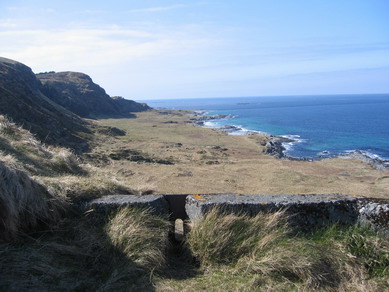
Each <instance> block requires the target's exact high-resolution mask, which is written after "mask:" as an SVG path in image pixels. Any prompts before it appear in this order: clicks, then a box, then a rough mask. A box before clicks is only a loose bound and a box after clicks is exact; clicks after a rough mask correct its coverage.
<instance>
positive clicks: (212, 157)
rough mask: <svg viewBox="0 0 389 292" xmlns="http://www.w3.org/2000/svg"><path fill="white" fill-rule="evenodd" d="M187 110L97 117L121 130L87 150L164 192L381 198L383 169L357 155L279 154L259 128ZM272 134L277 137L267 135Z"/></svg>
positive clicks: (136, 182)
mask: <svg viewBox="0 0 389 292" xmlns="http://www.w3.org/2000/svg"><path fill="white" fill-rule="evenodd" d="M193 114H197V115H198V114H199V113H198V112H197V113H196V112H195V111H189V110H153V111H149V112H144V113H137V114H136V117H134V118H132V119H104V120H98V123H100V124H102V125H106V126H111V127H115V128H118V129H120V130H122V131H124V132H125V135H124V136H120V137H112V138H111V139H109V140H104V141H102V143H101V144H100V145H98V147H96V148H94V149H93V152H92V153H89V154H88V156H91V157H92V158H94V161H100V163H101V164H102V165H105V167H104V171H105V172H106V175H108V176H109V175H111V173H115V174H116V175H117V176H118V177H119V178H120V179H123V180H125V181H126V182H127V183H128V184H130V185H132V186H133V187H135V188H137V189H143V188H145V187H146V186H147V188H150V186H151V188H152V189H154V190H155V191H156V192H157V193H162V194H190V193H192V194H198V193H204V194H206V193H238V194H284V193H290V194H319V193H343V194H350V195H356V196H371V197H377V198H386V197H387V194H388V191H389V173H388V171H387V170H382V171H378V170H376V169H375V168H373V167H371V166H370V165H368V164H367V163H365V162H361V161H360V160H357V159H337V158H335V159H323V160H320V161H317V160H313V161H311V162H307V161H301V160H295V159H290V158H285V157H282V158H277V157H276V156H274V155H273V156H272V155H269V154H268V152H271V151H272V150H273V149H277V148H278V149H280V148H279V147H275V146H279V145H281V146H282V143H281V141H283V140H281V141H280V140H277V139H279V137H275V136H271V135H267V134H264V133H251V134H249V135H231V134H229V133H227V132H226V131H220V130H216V129H213V128H207V127H203V126H201V125H202V123H200V125H199V124H197V123H199V122H201V121H202V122H204V123H206V122H207V120H205V119H209V117H207V118H204V117H201V121H199V120H197V119H196V118H197V117H195V116H194V115H193ZM274 139H276V140H275V142H278V143H274V142H272V141H274ZM270 142H272V143H270ZM272 144H273V145H272ZM266 145H267V146H266ZM270 146H272V147H270ZM269 148H270V149H269ZM281 150H282V149H281ZM277 153H279V152H277ZM166 162H169V163H166Z"/></svg>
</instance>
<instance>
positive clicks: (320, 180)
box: [0, 112, 389, 292]
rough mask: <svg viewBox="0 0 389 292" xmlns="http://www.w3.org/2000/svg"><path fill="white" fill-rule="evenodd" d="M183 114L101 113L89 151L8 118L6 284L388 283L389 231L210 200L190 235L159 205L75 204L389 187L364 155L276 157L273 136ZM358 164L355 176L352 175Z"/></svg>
mask: <svg viewBox="0 0 389 292" xmlns="http://www.w3.org/2000/svg"><path fill="white" fill-rule="evenodd" d="M188 119H189V117H188V116H187V113H186V112H170V113H161V112H147V113H142V114H139V116H138V118H136V119H120V120H119V119H118V120H101V121H99V122H98V123H101V124H104V125H110V126H114V127H117V128H120V129H123V130H125V131H126V132H127V135H125V136H121V137H112V136H106V135H98V136H97V137H96V140H95V142H94V143H95V148H94V150H93V152H91V153H86V154H85V155H84V156H83V157H78V156H76V155H74V153H72V152H71V151H70V150H68V149H65V148H61V147H49V146H46V145H44V144H42V143H41V142H39V141H38V140H36V139H35V137H34V136H33V135H31V133H29V132H28V131H26V130H24V129H22V128H21V127H18V126H17V125H15V124H13V123H12V122H10V121H9V120H7V119H6V118H4V117H2V116H0V147H1V151H0V177H1V183H0V290H1V291H377V292H378V291H385V289H386V288H387V287H388V286H389V271H388V266H389V254H388V251H389V246H388V241H387V240H386V239H384V238H382V237H380V236H379V235H377V234H375V233H374V232H372V231H371V230H368V229H365V228H363V227H359V226H354V227H349V228H340V227H337V226H332V227H330V228H327V229H325V230H316V231H313V232H312V233H309V234H296V233H295V232H294V231H293V230H291V229H290V228H289V227H288V226H287V225H286V224H285V222H286V219H285V217H284V214H283V213H276V214H271V215H265V214H258V215H257V216H255V217H247V216H245V215H233V214H226V213H222V212H220V211H219V210H216V209H215V210H213V211H212V212H210V213H209V214H208V215H207V216H205V217H204V219H202V220H201V221H198V222H192V223H193V224H192V226H191V228H192V229H191V231H190V232H189V233H188V235H187V236H186V238H185V239H184V240H183V241H182V242H179V243H177V242H174V241H172V240H169V227H170V224H171V222H169V221H168V220H167V218H163V217H159V216H154V215H152V214H151V213H150V212H149V211H148V210H139V209H132V208H128V207H127V208H123V209H119V210H113V211H112V212H110V213H109V214H107V216H101V215H99V214H96V213H94V212H93V211H88V212H85V213H83V211H82V210H80V209H79V207H77V204H75V203H77V202H78V201H80V200H86V199H91V198H95V197H100V196H104V195H109V194H118V193H119V194H127V195H142V194H143V193H146V192H150V189H151V188H155V189H156V191H157V192H160V193H179V192H182V193H199V192H204V193H208V192H229V191H234V192H240V193H279V192H286V193H293V192H346V193H350V194H357V195H360V194H362V195H371V196H377V197H387V190H388V182H387V179H388V177H389V176H388V173H387V171H377V170H375V169H373V168H371V167H370V166H369V165H366V164H364V163H361V162H359V161H354V160H344V159H332V160H326V161H321V162H295V161H284V160H278V159H275V158H273V157H269V156H266V155H264V154H263V146H261V145H263V144H264V143H263V142H264V141H266V139H267V137H266V136H261V135H255V136H247V137H236V136H228V135H226V134H223V133H220V132H216V131H213V130H210V129H203V128H200V127H197V126H193V125H192V124H190V123H188ZM342 174H348V175H349V176H346V177H345V176H342Z"/></svg>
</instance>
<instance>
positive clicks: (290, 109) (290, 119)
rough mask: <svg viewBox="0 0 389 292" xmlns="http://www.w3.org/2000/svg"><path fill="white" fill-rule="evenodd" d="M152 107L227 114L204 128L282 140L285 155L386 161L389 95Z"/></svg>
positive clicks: (200, 100) (190, 101) (192, 101)
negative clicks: (359, 154) (355, 153)
mask: <svg viewBox="0 0 389 292" xmlns="http://www.w3.org/2000/svg"><path fill="white" fill-rule="evenodd" d="M144 102H147V103H148V104H149V105H150V106H151V107H154V108H165V109H192V110H201V111H204V112H205V114H206V115H228V118H224V119H215V120H211V121H208V122H206V123H205V126H207V127H221V126H225V125H233V126H236V127H237V129H236V131H235V132H233V133H232V134H236V135H241V134H245V133H247V132H248V131H258V132H264V133H267V134H273V135H278V136H285V137H289V138H292V139H294V140H295V141H296V142H295V143H288V144H286V145H285V146H286V151H285V154H286V155H288V156H291V157H296V158H311V159H317V158H320V157H327V156H334V155H338V154H346V153H349V152H352V151H355V150H361V151H363V152H364V153H365V154H366V155H369V156H371V157H372V158H381V159H385V160H387V159H389V94H361V95H315V96H271V97H234V98H197V99H179V100H178V99H170V100H167V99H165V100H149V101H144Z"/></svg>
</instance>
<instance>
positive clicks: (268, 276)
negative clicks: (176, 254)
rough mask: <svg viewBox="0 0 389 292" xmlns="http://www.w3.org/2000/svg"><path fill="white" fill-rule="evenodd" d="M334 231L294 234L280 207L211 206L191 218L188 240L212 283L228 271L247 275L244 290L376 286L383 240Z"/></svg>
mask: <svg viewBox="0 0 389 292" xmlns="http://www.w3.org/2000/svg"><path fill="white" fill-rule="evenodd" d="M358 228H359V227H358ZM332 230H333V231H330V230H324V231H323V230H322V231H320V232H318V233H317V234H316V235H314V236H307V235H304V236H303V235H293V233H291V232H290V229H289V228H288V227H287V224H286V218H285V214H284V213H283V212H277V213H273V214H258V215H256V216H253V217H249V216H247V215H244V214H240V215H236V214H228V213H225V212H222V211H221V210H218V209H213V210H212V211H211V212H209V213H208V214H207V215H206V216H205V217H204V218H203V219H202V220H200V221H198V222H195V223H194V225H193V228H192V230H191V232H190V233H189V235H188V238H187V245H188V248H189V249H190V250H191V252H192V254H193V255H194V256H195V257H196V258H197V259H198V261H199V263H200V265H201V268H202V270H203V271H204V272H205V276H204V278H205V279H206V280H204V279H203V281H207V282H209V285H210V286H212V287H214V286H213V285H214V281H218V280H217V279H220V277H221V274H223V273H226V274H227V275H230V277H232V278H234V279H236V283H239V282H241V281H242V279H245V281H246V282H247V285H248V286H246V287H245V291H250V289H251V290H253V291H290V290H296V291H297V290H298V291H300V290H304V291H312V290H317V291H380V289H382V287H383V286H382V285H383V284H382V283H381V282H380V281H381V280H382V279H386V280H387V279H388V274H387V251H388V249H387V241H386V240H385V239H383V238H380V237H378V236H377V235H375V234H373V233H372V232H371V231H370V233H369V234H367V233H365V232H363V231H361V229H357V227H355V228H354V229H353V228H349V229H346V230H344V231H342V229H339V228H338V227H333V229H332ZM334 230H336V232H335V231H334ZM331 232H332V233H331ZM319 233H320V234H321V235H318V234H319ZM372 265H373V266H374V265H375V268H374V271H376V272H373V271H371V270H369V269H372ZM374 276H378V278H373V277H374ZM214 277H216V280H215V279H214ZM224 277H227V276H224ZM383 281H385V280H383ZM380 283H381V284H380ZM194 285H195V286H196V287H198V283H194ZM380 285H381V286H380ZM275 287H276V288H275ZM235 288H236V289H237V287H236V285H232V286H231V289H227V291H232V290H234V289H235ZM274 289H275V290H274ZM210 290H213V288H210ZM213 291H217V289H216V290H213Z"/></svg>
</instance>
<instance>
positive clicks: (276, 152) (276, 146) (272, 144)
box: [264, 135, 295, 158]
mask: <svg viewBox="0 0 389 292" xmlns="http://www.w3.org/2000/svg"><path fill="white" fill-rule="evenodd" d="M291 142H295V141H294V140H292V139H289V138H285V137H280V136H273V135H269V141H267V143H266V144H265V149H264V152H265V153H266V154H268V155H271V156H275V157H277V158H282V157H284V156H285V154H284V151H285V147H284V146H283V145H282V144H283V143H291Z"/></svg>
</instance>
